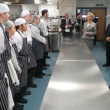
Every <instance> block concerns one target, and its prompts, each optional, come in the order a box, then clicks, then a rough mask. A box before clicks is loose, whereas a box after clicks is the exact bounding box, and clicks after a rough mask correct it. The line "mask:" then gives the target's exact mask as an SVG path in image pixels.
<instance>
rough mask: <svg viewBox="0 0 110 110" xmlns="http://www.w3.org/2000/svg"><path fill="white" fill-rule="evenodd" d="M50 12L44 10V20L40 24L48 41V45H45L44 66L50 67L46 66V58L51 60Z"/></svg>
mask: <svg viewBox="0 0 110 110" xmlns="http://www.w3.org/2000/svg"><path fill="white" fill-rule="evenodd" d="M48 16H49V15H48V10H46V9H45V10H42V18H41V21H40V24H39V27H40V28H41V30H42V32H43V36H44V37H45V38H46V39H47V41H48V43H47V44H45V52H44V58H43V66H49V64H46V58H50V56H48V51H49V33H48V23H47V19H48Z"/></svg>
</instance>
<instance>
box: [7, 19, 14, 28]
mask: <svg viewBox="0 0 110 110" xmlns="http://www.w3.org/2000/svg"><path fill="white" fill-rule="evenodd" d="M13 25H14V23H13V22H12V21H10V20H8V21H7V22H6V23H5V28H6V29H7V28H11V27H12V26H13Z"/></svg>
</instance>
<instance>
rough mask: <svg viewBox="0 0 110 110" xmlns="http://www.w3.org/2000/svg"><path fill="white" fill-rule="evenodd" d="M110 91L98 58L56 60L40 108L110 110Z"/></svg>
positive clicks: (51, 109)
mask: <svg viewBox="0 0 110 110" xmlns="http://www.w3.org/2000/svg"><path fill="white" fill-rule="evenodd" d="M109 109H110V92H109V89H108V87H107V84H106V83H105V81H104V79H103V76H102V74H101V72H100V70H99V68H98V66H97V65H96V62H95V61H71V62H70V61H66V62H65V61H57V64H56V66H55V68H54V71H53V74H52V77H51V79H50V82H49V85H48V88H47V91H46V93H45V96H44V99H43V101H42V105H41V108H40V110H109Z"/></svg>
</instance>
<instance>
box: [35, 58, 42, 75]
mask: <svg viewBox="0 0 110 110" xmlns="http://www.w3.org/2000/svg"><path fill="white" fill-rule="evenodd" d="M42 66H43V59H39V60H37V72H36V74H35V76H40V75H42Z"/></svg>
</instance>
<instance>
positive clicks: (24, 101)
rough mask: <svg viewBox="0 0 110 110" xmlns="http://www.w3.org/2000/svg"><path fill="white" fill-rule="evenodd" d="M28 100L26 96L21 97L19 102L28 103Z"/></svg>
mask: <svg viewBox="0 0 110 110" xmlns="http://www.w3.org/2000/svg"><path fill="white" fill-rule="evenodd" d="M27 102H28V100H27V99H24V98H21V99H20V100H19V103H24V104H25V103H27Z"/></svg>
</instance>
